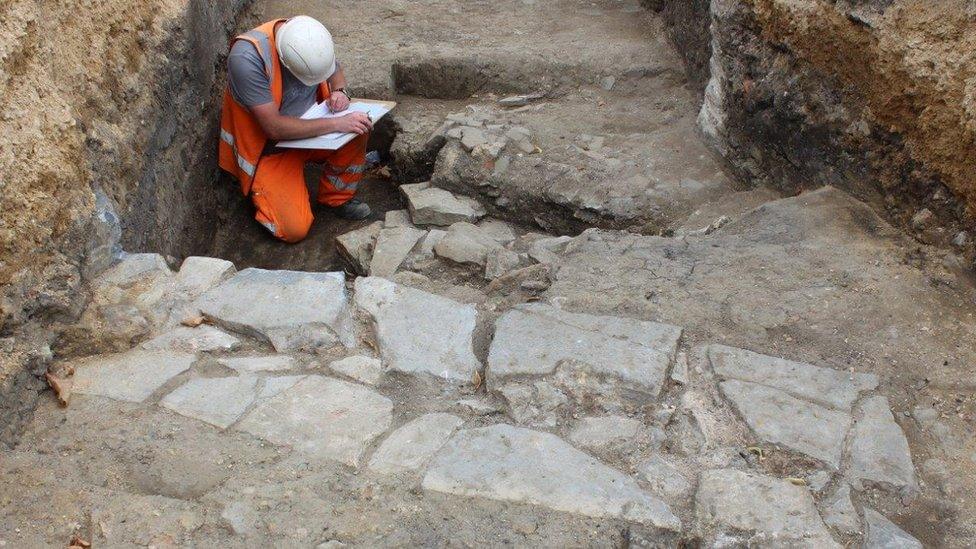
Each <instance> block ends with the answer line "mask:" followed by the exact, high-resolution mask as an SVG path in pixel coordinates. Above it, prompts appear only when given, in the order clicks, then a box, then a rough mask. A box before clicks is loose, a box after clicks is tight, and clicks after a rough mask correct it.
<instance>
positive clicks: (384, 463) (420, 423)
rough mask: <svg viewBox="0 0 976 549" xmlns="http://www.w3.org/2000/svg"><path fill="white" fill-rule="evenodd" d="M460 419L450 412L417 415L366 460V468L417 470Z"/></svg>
mask: <svg viewBox="0 0 976 549" xmlns="http://www.w3.org/2000/svg"><path fill="white" fill-rule="evenodd" d="M461 423H463V420H462V419H461V418H459V417H457V416H454V415H451V414H443V413H434V414H427V415H423V416H420V417H419V418H417V419H415V420H413V421H411V422H410V423H407V424H406V425H404V426H403V427H400V428H399V429H397V430H396V431H394V432H393V434H391V435H390V436H389V437H387V439H386V440H384V441H383V444H381V445H380V447H379V449H377V450H376V453H375V454H373V457H372V458H371V459H370V460H369V469H370V470H372V471H375V472H377V473H381V474H385V475H392V474H395V473H400V472H404V471H416V470H419V469H420V468H421V467H423V466H424V465H426V464H427V462H428V461H430V459H431V458H432V457H433V456H434V454H435V453H436V452H437V451H438V450H440V449H441V447H442V446H443V445H444V443H445V442H447V439H449V438H450V437H451V435H452V434H454V431H456V430H457V428H458V427H460V426H461Z"/></svg>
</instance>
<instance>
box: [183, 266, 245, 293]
mask: <svg viewBox="0 0 976 549" xmlns="http://www.w3.org/2000/svg"><path fill="white" fill-rule="evenodd" d="M236 272H237V269H236V268H235V267H234V264H233V263H231V262H230V261H227V260H226V259H219V258H216V257H200V256H190V257H188V258H186V259H184V260H183V264H182V265H180V270H179V272H177V273H176V283H177V285H178V286H179V290H180V292H181V293H183V294H184V295H187V294H188V295H189V296H192V297H196V296H198V295H200V294H202V293H203V292H205V291H207V290H209V289H210V288H213V287H214V286H216V285H218V284H220V283H221V282H223V281H225V280H227V279H228V278H230V277H232V276H234V274H235V273H236Z"/></svg>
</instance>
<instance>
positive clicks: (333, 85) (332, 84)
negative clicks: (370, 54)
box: [328, 62, 349, 112]
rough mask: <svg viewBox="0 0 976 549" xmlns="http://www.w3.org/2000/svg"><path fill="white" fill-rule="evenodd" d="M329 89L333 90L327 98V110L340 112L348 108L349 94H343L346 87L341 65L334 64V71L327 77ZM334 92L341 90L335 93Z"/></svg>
mask: <svg viewBox="0 0 976 549" xmlns="http://www.w3.org/2000/svg"><path fill="white" fill-rule="evenodd" d="M328 83H329V89H330V90H333V93H332V95H330V96H329V108H330V109H332V112H342V111H344V110H346V109H348V108H349V94H347V93H346V92H345V87H346V73H345V71H343V70H342V65H341V64H340V63H338V62H336V70H335V72H334V73H333V74H332V76H330V77H329V80H328ZM336 90H343V91H341V92H337V91H336Z"/></svg>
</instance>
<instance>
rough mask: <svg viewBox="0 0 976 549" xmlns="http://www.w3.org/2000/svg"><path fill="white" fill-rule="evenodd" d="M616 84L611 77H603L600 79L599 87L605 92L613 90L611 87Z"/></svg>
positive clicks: (615, 80) (614, 79)
mask: <svg viewBox="0 0 976 549" xmlns="http://www.w3.org/2000/svg"><path fill="white" fill-rule="evenodd" d="M616 83H617V79H616V78H614V77H612V76H605V77H603V78H601V79H600V87H601V88H603V89H604V90H606V91H610V90H612V89H613V85H614V84H616Z"/></svg>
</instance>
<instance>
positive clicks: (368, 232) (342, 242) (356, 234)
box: [336, 221, 383, 275]
mask: <svg viewBox="0 0 976 549" xmlns="http://www.w3.org/2000/svg"><path fill="white" fill-rule="evenodd" d="M382 228H383V223H382V222H380V221H376V222H374V223H371V224H370V225H367V226H365V227H363V228H362V229H357V230H355V231H350V232H348V233H345V234H342V235H339V236H337V237H336V247H337V248H338V250H339V254H340V255H342V257H343V258H345V259H346V261H348V262H349V265H350V266H351V267H352V268H353V270H354V271H355V272H356V273H358V274H361V275H365V274H366V273H367V272H368V271H369V263H370V260H371V259H372V258H373V246H374V245H375V243H376V237H377V236H379V234H380V230H381V229H382Z"/></svg>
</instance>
